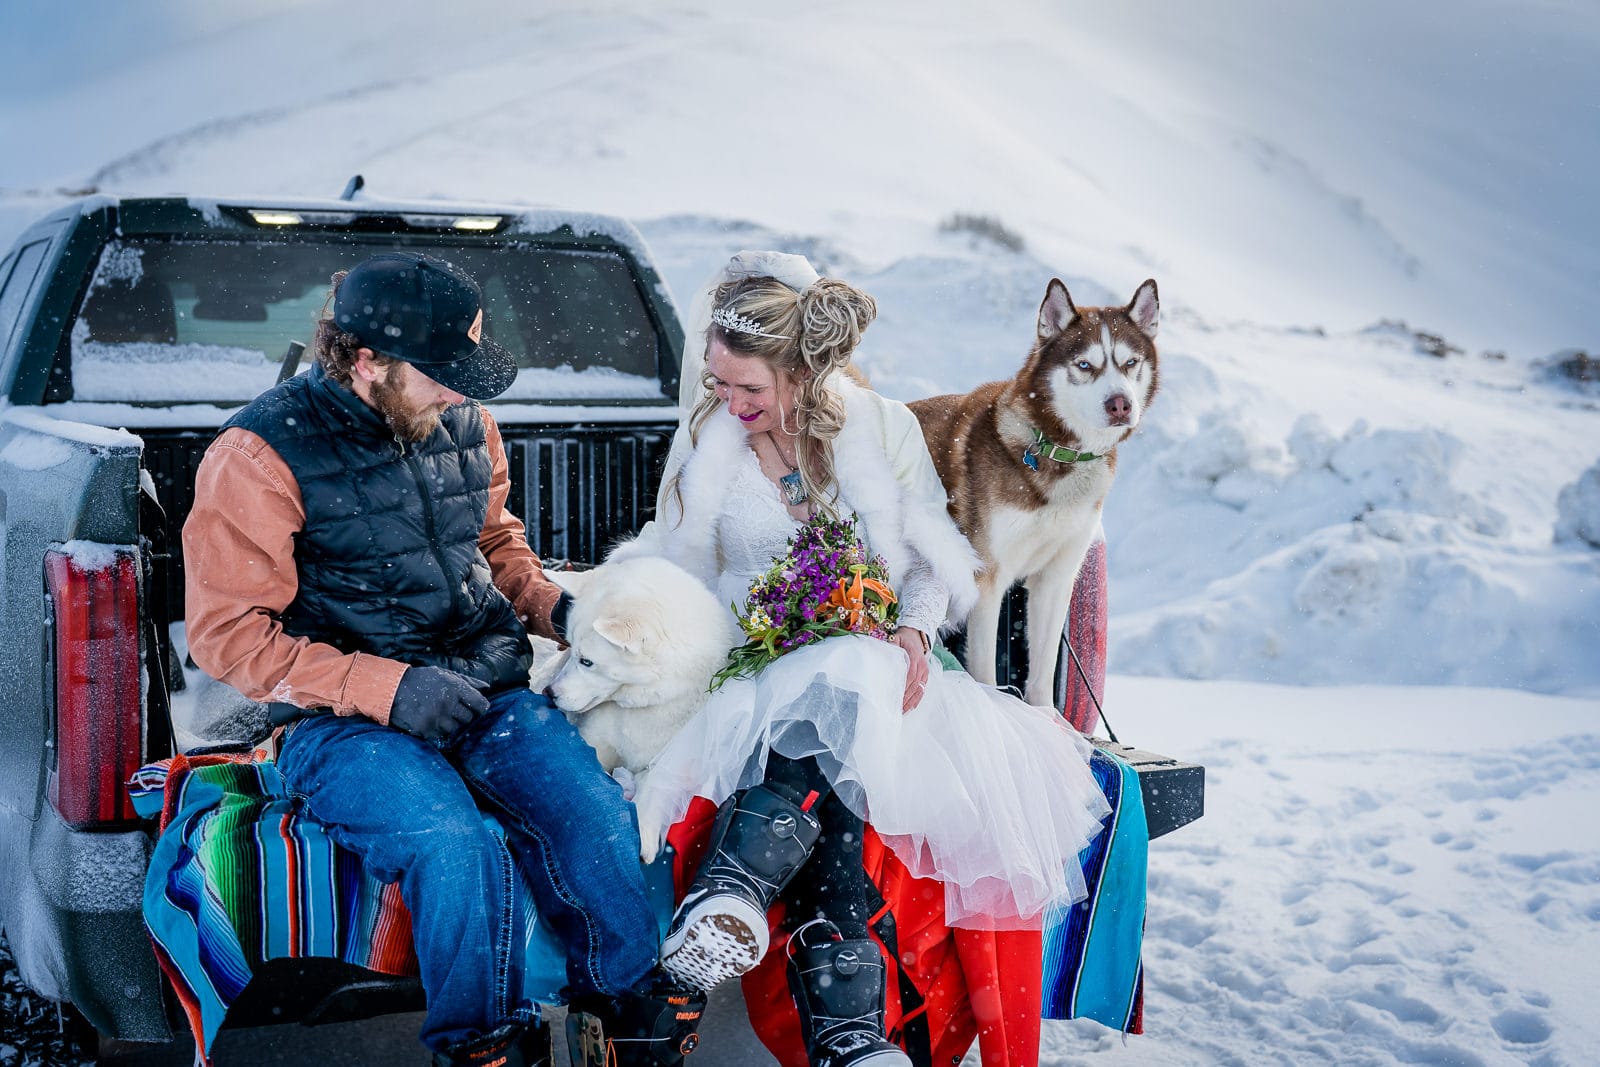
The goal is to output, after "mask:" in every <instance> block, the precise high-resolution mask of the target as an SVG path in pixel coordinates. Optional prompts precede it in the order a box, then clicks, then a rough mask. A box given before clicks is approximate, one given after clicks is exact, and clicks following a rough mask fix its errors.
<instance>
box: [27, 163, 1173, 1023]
mask: <svg viewBox="0 0 1600 1067" xmlns="http://www.w3.org/2000/svg"><path fill="white" fill-rule="evenodd" d="M357 187H358V183H352V188H351V189H350V190H347V193H346V196H345V197H344V198H342V199H339V200H332V201H304V202H284V201H270V202H268V201H245V200H233V201H229V200H216V201H201V200H196V199H184V198H137V199H135V198H120V199H119V198H114V197H109V196H90V197H87V198H85V199H81V200H78V201H76V202H74V203H72V204H69V205H67V206H65V207H62V208H60V209H58V210H56V211H54V212H52V213H51V214H49V215H47V216H46V217H44V218H42V219H40V220H39V221H38V222H36V223H35V224H34V225H32V226H31V227H30V228H29V229H28V230H26V231H25V232H24V233H23V235H22V236H21V238H20V239H19V240H18V241H17V242H16V243H15V244H14V246H13V247H12V248H11V249H10V250H9V251H8V252H7V253H6V254H5V256H4V258H3V259H0V388H3V390H4V393H3V399H0V404H3V407H0V550H3V553H4V570H3V572H0V573H3V576H4V578H3V580H4V594H3V598H0V693H3V697H0V928H3V931H4V934H5V937H6V939H7V940H8V941H9V944H10V947H11V950H12V952H13V954H14V956H15V961H16V966H17V969H18V971H19V973H20V976H21V978H22V980H23V981H24V982H25V983H26V984H27V985H28V986H29V987H31V988H32V989H33V990H35V991H36V992H38V993H39V994H41V995H43V996H45V997H48V998H50V999H52V1000H55V1001H58V1002H60V1003H62V1004H63V1006H64V1008H65V1009H66V1010H68V1011H69V1012H70V1014H71V1016H72V1018H73V1019H74V1020H76V1021H77V1023H78V1025H79V1027H80V1030H81V1032H82V1033H83V1034H84V1035H85V1036H86V1037H87V1038H88V1040H89V1042H90V1044H92V1045H99V1046H102V1047H109V1045H110V1044H112V1043H115V1042H122V1041H135V1042H164V1041H168V1040H170V1039H171V1037H172V1033H173V1029H174V1028H175V1027H183V1026H186V1025H187V1022H186V1020H185V1017H184V1015H183V1013H182V1012H181V1011H179V1010H178V1007H177V1002H176V998H175V996H174V995H173V991H172V988H171V986H170V984H169V983H168V982H167V980H166V979H165V978H164V977H163V975H162V972H161V970H160V969H159V968H158V965H157V961H156V957H155V955H154V953H153V951H152V946H151V943H150V938H149V936H148V934H147V932H146V928H145V922H144V916H143V912H142V899H143V894H144V883H145V875H146V870H147V868H148V866H149V862H150V856H151V852H152V848H153V846H154V843H155V824H154V822H153V821H152V820H147V819H142V818H141V817H140V816H139V814H138V813H137V812H136V811H135V809H134V807H133V806H132V803H131V801H130V798H129V792H128V789H127V785H126V783H127V782H128V780H129V779H130V777H131V776H133V775H134V773H135V772H136V771H137V770H138V769H139V768H140V767H142V766H144V765H146V764H149V763H151V762H153V761H158V760H162V759H164V758H167V757H170V756H173V755H175V754H177V753H179V752H186V753H195V752H197V751H200V750H203V749H208V748H209V749H213V750H215V749H220V748H227V747H229V746H230V743H231V744H232V747H236V748H241V749H247V748H248V747H249V743H248V741H247V740H244V739H237V738H235V739H230V738H227V737H221V738H219V737H218V726H217V724H218V723H223V724H226V723H227V722H228V721H229V710H228V707H227V706H226V705H228V704H229V703H230V702H231V703H233V704H237V703H238V702H239V701H240V700H241V699H242V698H240V697H238V696H237V694H233V693H232V692H231V690H227V689H226V687H224V686H220V685H217V684H215V683H210V680H209V679H206V678H205V677H204V676H203V675H201V674H200V673H199V672H198V671H197V670H195V669H194V668H193V666H192V665H190V664H188V663H186V652H185V647H184V639H183V618H182V616H183V603H184V596H183V589H184V570H183V559H182V552H181V542H180V537H179V533H180V531H181V529H182V525H183V521H184V519H185V518H186V517H187V515H188V511H189V507H190V504H191V503H192V500H193V491H194V474H195V470H196V467H197V466H198V464H199V462H200V458H201V456H202V454H203V453H204V451H205V449H206V446H207V445H208V444H209V443H210V441H211V439H212V437H213V436H214V435H215V433H216V432H217V429H218V427H220V426H221V425H222V423H223V422H225V421H226V420H227V419H228V417H229V416H230V415H231V414H232V413H233V412H234V411H236V410H237V409H238V408H239V407H240V406H241V405H243V404H244V403H245V402H247V401H249V400H250V399H252V398H253V397H254V396H255V395H257V394H258V393H260V392H261V391H263V390H265V389H267V388H269V387H270V386H272V385H273V384H274V383H275V382H276V381H278V380H280V379H281V378H283V377H287V376H288V375H290V374H293V373H296V372H297V371H298V370H303V369H304V367H303V366H302V365H301V358H300V357H301V353H302V351H303V344H302V343H301V341H302V339H305V338H307V337H308V336H309V333H310V329H311V325H312V323H313V321H314V319H315V317H316V315H317V313H318V312H319V311H320V309H321V308H322V306H323V302H324V300H325V298H326V294H327V291H328V286H329V282H330V275H331V274H332V273H333V272H335V271H337V270H342V269H345V268H348V267H349V266H352V265H354V264H355V263H357V262H359V261H360V260H362V259H365V258H367V257H368V256H370V255H372V254H374V253H377V252H381V251H388V250H395V249H410V250H421V251H427V252H429V253H432V254H435V255H440V256H443V257H444V258H447V259H450V260H452V261H454V262H455V263H457V264H458V265H460V266H461V267H462V268H463V269H465V270H466V271H467V272H468V273H470V274H472V275H473V276H474V277H476V278H477V279H478V280H479V282H480V284H481V286H482V289H483V293H484V301H485V315H486V318H487V319H488V320H489V322H491V323H492V324H493V325H492V327H491V329H492V333H493V336H494V337H495V338H496V340H497V341H498V342H499V343H500V344H501V345H502V346H504V347H506V348H509V349H510V350H511V351H512V353H513V354H514V355H515V356H516V359H517V363H518V367H519V372H518V377H517V381H516V384H514V385H513V386H512V387H511V389H510V390H509V391H508V392H507V393H506V394H504V395H503V396H501V397H499V398H498V399H497V400H496V401H494V402H493V403H492V404H491V405H490V409H491V411H492V412H493V414H494V415H495V417H496V420H497V421H498V423H499V425H500V427H501V431H502V434H503V437H504V440H505V444H506V450H507V455H508V459H509V462H510V466H511V482H512V495H511V499H510V501H509V504H508V506H509V507H511V508H512V509H513V510H514V512H515V513H516V514H518V515H519V516H520V517H521V518H522V520H523V521H524V522H525V523H526V525H527V530H528V539H529V541H530V543H531V544H532V545H533V547H534V549H535V551H537V552H538V553H539V554H540V555H541V556H542V557H544V558H545V559H546V560H547V561H548V560H554V559H563V560H573V561H595V560H597V559H599V558H600V556H601V555H603V553H604V551H605V549H606V547H607V545H608V544H609V543H611V542H612V541H613V540H615V539H617V538H619V537H622V536H624V535H626V534H629V533H631V532H633V531H634V530H636V529H637V528H638V527H639V525H641V524H642V523H643V522H644V521H645V519H646V518H648V512H649V510H650V508H651V505H652V503H653V501H654V499H655V494H656V486H657V482H658V479H659V477H660V468H661V463H662V461H663V460H664V458H665V456H666V451H667V448H668V445H669V443H670V441H671V437H672V433H673V431H674V429H675V428H676V425H677V408H676V402H675V398H676V397H677V395H678V367H679V354H680V352H681V350H682V344H683V335H682V329H681V327H680V326H679V322H678V318H677V314H676V311H675V309H674V307H673V303H672V300H671V297H670V296H669V294H668V292H667V289H666V286H665V284H664V283H663V281H662V279H661V278H660V276H659V275H658V273H657V271H656V268H655V266H654V265H653V263H652V261H651V259H650V256H649V253H648V251H647V250H646V249H645V246H644V243H643V242H642V241H641V240H640V239H639V236H638V234H637V232H636V231H635V230H634V229H633V227H632V226H631V225H629V224H628V223H626V222H623V221H621V220H618V219H614V218H609V217H604V216H596V215H589V214H583V213H577V212H565V211H555V210H532V211H530V210H527V209H525V208H505V207H492V206H482V205H454V204H449V205H446V204H440V203H388V202H380V201H375V200H371V199H359V200H358V199H354V198H353V197H352V194H353V193H354V191H355V188H357ZM1009 610H1010V612H1011V614H1012V615H1013V616H1014V617H1015V618H1016V620H1017V621H1019V622H1020V619H1021V617H1022V613H1023V612H1024V611H1025V605H1023V604H1022V603H1021V602H1020V596H1018V597H1017V599H1016V600H1015V601H1014V602H1013V604H1012V605H1011V606H1010V609H1009ZM1019 630H1020V627H1019V626H1011V625H1006V626H1003V627H1002V629H1001V633H1002V634H1012V635H1015V638H1014V639H1013V640H1012V641H1010V642H1009V643H1007V642H1002V647H1001V648H1000V649H999V650H997V655H998V656H999V659H1000V667H1001V670H1000V677H1002V678H1011V679H1012V680H1017V679H1018V677H1019V675H1021V674H1022V672H1024V671H1025V670H1026V664H1025V662H1024V660H1025V652H1024V651H1023V650H1024V648H1025V645H1024V643H1023V641H1022V640H1021V637H1020V632H1019ZM1067 638H1070V639H1071V648H1070V649H1069V648H1068V647H1067V646H1066V644H1065V640H1066V639H1067ZM1104 654H1105V571H1104V546H1103V545H1097V546H1096V548H1095V549H1094V550H1093V551H1092V553H1091V556H1090V559H1089V561H1088V563H1087V564H1086V565H1085V568H1084V573H1083V575H1082V576H1081V577H1080V581H1079V585H1078V590H1077V593H1076V594H1075V598H1074V607H1073V615H1072V618H1071V619H1070V620H1069V623H1068V629H1067V633H1066V634H1065V635H1064V645H1063V652H1062V656H1061V664H1060V666H1059V667H1058V669H1057V679H1056V693H1057V701H1058V705H1059V706H1061V707H1062V708H1063V710H1064V713H1065V714H1066V715H1067V716H1068V717H1069V718H1070V719H1071V720H1072V721H1073V723H1074V724H1075V725H1077V726H1078V727H1079V728H1080V729H1085V730H1088V729H1092V728H1093V727H1094V725H1095V723H1096V722H1097V721H1098V693H1099V692H1100V691H1101V686H1102V683H1103V679H1104ZM222 732H223V733H224V734H225V733H226V729H225V728H224V729H223V730H222ZM1118 751H1119V752H1120V754H1121V755H1122V756H1123V757H1124V758H1126V759H1128V760H1129V761H1130V762H1131V763H1132V764H1133V765H1134V767H1135V769H1136V770H1137V771H1138V772H1139V780H1140V784H1141V787H1142V788H1141V790H1140V791H1141V793H1142V794H1143V799H1144V803H1145V812H1146V817H1147V821H1148V824H1149V830H1150V836H1151V837H1157V836H1160V835H1161V834H1163V833H1166V832H1168V831H1170V830H1172V829H1175V828H1177V827H1178V826H1181V825H1183V824H1184V823H1187V822H1189V821H1191V820H1193V819H1195V818H1198V817H1199V815H1200V813H1201V810H1202V792H1203V774H1202V771H1201V769H1200V768H1198V767H1194V766H1192V765H1188V764H1181V763H1178V762H1177V761H1174V760H1169V759H1165V758H1164V757H1158V756H1153V755H1150V754H1148V753H1142V752H1138V751H1135V750H1132V749H1128V748H1125V747H1119V748H1118ZM420 1006H421V991H420V985H419V984H418V983H417V981H416V980H415V979H413V978H405V977H396V976H391V975H382V974H378V973H376V972H373V971H368V970H364V969H361V968H358V967H354V966H351V965H349V964H345V963H341V962H340V961H338V960H334V959H317V958H309V959H308V958H301V959H276V960H271V961H269V962H268V964H267V965H266V966H264V967H262V968H261V969H260V970H258V971H257V972H256V975H255V978H254V980H252V981H251V982H250V985H249V987H247V988H246V990H245V992H244V994H243V995H242V996H241V997H240V998H239V999H238V1000H237V1001H236V1002H235V1003H234V1004H233V1006H232V1008H231V1010H230V1011H229V1012H228V1023H229V1025H260V1024H262V1023H264V1022H287V1021H295V1020H299V1021H304V1022H333V1021H339V1020H342V1019H350V1018H359V1017H364V1016H370V1015H373V1014H378V1013H383V1012H389V1011H407V1010H416V1009H418V1008H419V1007H420Z"/></svg>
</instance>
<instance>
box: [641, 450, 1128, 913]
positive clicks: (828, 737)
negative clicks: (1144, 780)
mask: <svg viewBox="0 0 1600 1067" xmlns="http://www.w3.org/2000/svg"><path fill="white" fill-rule="evenodd" d="M798 525H799V524H798V523H797V522H796V520H795V519H794V518H793V517H792V516H791V515H790V514H789V512H788V511H787V509H785V507H784V506H783V503H782V502H781V500H780V498H779V495H778V488H777V486H775V485H773V484H772V482H771V481H769V480H768V479H767V477H766V476H765V475H764V474H763V473H762V472H761V469H760V466H759V465H758V463H757V461H756V458H755V455H754V454H753V453H748V460H747V461H744V462H741V464H740V467H739V471H738V474H737V476H736V478H735V479H734V483H733V484H732V485H731V486H729V487H728V496H727V500H726V504H725V506H724V507H723V510H722V514H721V516H720V518H719V521H718V524H717V541H718V554H719V556H720V558H721V560H722V564H723V568H722V572H721V574H720V575H718V577H717V579H716V586H715V591H716V592H717V593H718V595H719V597H720V598H721V600H722V601H723V602H724V603H732V604H743V603H744V600H745V595H746V593H747V591H748V589H749V586H750V582H751V581H752V580H753V579H754V578H755V577H756V576H757V575H758V574H761V573H762V572H764V571H766V570H767V568H768V567H770V566H771V564H772V561H773V560H774V559H775V558H776V557H778V556H781V555H783V554H784V553H785V551H786V550H787V546H788V541H789V538H790V537H792V536H793V535H794V532H795V530H796V528H797V527H798ZM890 579H891V583H892V584H894V586H895V588H896V590H897V592H898V593H899V594H900V597H901V602H902V622H903V623H904V624H907V625H915V626H917V628H918V629H923V631H924V632H926V633H931V632H933V630H935V629H937V626H938V622H939V620H940V619H942V617H943V613H944V607H945V599H946V598H945V593H944V590H943V587H941V586H940V585H939V584H938V583H937V581H936V580H934V579H933V578H932V575H931V572H930V571H929V570H928V569H927V568H926V567H924V566H920V565H917V566H913V567H912V568H910V573H908V574H906V575H902V576H896V575H891V576H890ZM928 665H929V672H928V684H927V690H926V692H925V694H924V696H923V698H922V701H921V703H920V704H918V705H917V706H916V707H915V708H913V709H912V710H911V711H910V712H908V713H902V712H901V704H902V702H903V696H904V693H905V685H906V669H907V663H906V658H905V653H904V652H902V651H901V649H900V647H899V646H898V645H894V644H890V643H888V642H886V641H880V640H877V639H874V638H870V637H861V636H848V637H835V638H829V639H827V640H825V641H822V642H820V643H818V644H815V645H809V646H806V647H804V648H801V649H799V650H797V651H794V652H791V653H789V654H788V655H786V656H784V657H782V658H781V659H779V660H778V661H777V662H775V663H773V664H771V665H770V666H768V667H767V668H766V669H765V670H764V671H762V672H761V673H760V675H758V676H757V677H755V678H751V679H734V680H732V681H730V682H728V683H726V684H724V685H723V686H722V687H721V688H720V689H718V690H716V691H715V692H714V693H713V694H712V695H711V697H710V699H709V701H708V702H707V703H706V705H705V707H704V708H703V709H702V710H701V711H700V712H699V713H698V714H697V715H696V716H695V718H693V719H691V720H690V722H689V723H688V724H687V725H686V726H685V727H684V728H683V729H682V730H681V731H680V732H679V733H678V734H677V736H676V737H674V738H673V740H672V741H671V743H670V744H669V745H668V746H667V747H666V748H665V749H664V750H663V751H662V753H661V754H660V756H659V757H658V758H657V759H656V761H655V762H654V763H653V764H652V766H651V768H650V769H649V773H648V775H647V776H646V778H645V780H644V782H643V784H642V785H641V790H640V794H639V797H638V802H639V818H640V830H641V832H642V833H643V834H644V835H645V838H646V840H649V839H650V835H652V834H654V835H656V840H660V839H661V838H662V837H664V836H665V834H666V830H667V828H668V827H669V826H670V825H671V824H672V823H673V822H675V821H677V820H678V819H679V818H681V817H682V816H683V814H684V812H685V811H686V810H687V808H688V805H689V802H690V800H691V799H692V798H694V797H696V796H701V797H706V798H708V799H709V800H711V801H713V802H715V803H718V804H720V803H721V802H722V801H723V800H725V799H726V798H727V797H728V796H729V795H731V794H732V793H733V792H734V791H735V790H737V789H743V788H747V787H749V786H753V785H757V784H759V783H760V782H761V780H762V776H763V774H764V771H765V768H766V758H767V753H768V751H777V752H779V753H782V754H783V755H785V756H789V757H791V758H794V759H800V758H803V757H806V756H816V757H817V759H818V761H819V763H820V764H821V766H822V768H823V770H824V771H825V772H826V773H827V774H828V777H829V779H830V781H832V782H833V783H834V786H835V789H836V790H837V792H838V794H839V796H840V798H841V799H842V800H843V801H844V802H845V803H846V804H847V805H848V806H849V807H850V808H851V809H852V810H853V811H855V812H856V813H857V814H859V815H861V816H862V817H863V818H865V819H867V820H868V821H869V822H871V824H872V826H873V828H874V829H875V830H876V831H877V833H878V835H879V836H880V837H881V838H882V839H883V841H884V843H885V844H886V845H888V846H889V847H890V848H891V849H893V850H894V852H895V854H896V856H898V857H899V859H900V860H901V861H902V862H903V863H904V864H905V865H906V867H907V868H908V869H909V870H910V872H911V873H912V874H913V875H915V876H918V877H932V878H937V879H939V880H940V881H942V882H943V883H944V885H945V918H946V922H947V923H948V924H949V925H952V926H961V927H967V928H979V929H1026V928H1037V927H1039V926H1040V925H1041V923H1042V919H1043V915H1044V912H1045V911H1046V909H1048V908H1049V907H1051V906H1052V905H1055V904H1065V903H1071V902H1072V901H1075V900H1078V899H1081V898H1082V897H1083V896H1084V895H1085V890H1084V882H1083V875H1082V871H1081V869H1080V867H1079V864H1078V859H1077V856H1078V853H1079V851H1080V850H1081V849H1082V848H1083V847H1084V846H1085V845H1087V844H1088V843H1089V842H1090V841H1092V840H1093V839H1094V837H1095V835H1097V834H1098V833H1099V832H1100V829H1101V822H1102V820H1103V819H1104V817H1105V816H1106V815H1107V814H1108V813H1109V810H1110V809H1109V808H1108V807H1107V805H1106V803H1105V799H1104V797H1103V796H1102V795H1101V792H1100V790H1099V788H1098V786H1096V784H1095V781H1094V778H1093V775H1092V774H1091V773H1090V771H1089V767H1088V759H1089V754H1090V747H1091V746H1090V745H1089V742H1088V741H1086V740H1085V739H1084V738H1083V737H1082V736H1081V735H1080V734H1078V733H1077V732H1076V731H1075V730H1073V729H1072V728H1071V727H1070V726H1069V725H1067V723H1066V722H1065V721H1064V720H1063V719H1062V718H1061V716H1060V715H1059V714H1057V713H1055V712H1053V711H1052V710H1050V709H1048V708H1038V707H1033V706H1030V705H1028V704H1025V703H1023V702H1022V701H1021V700H1018V699H1017V698H1016V697H1013V696H1011V695H1010V694H1009V693H1006V692H1002V691H1000V690H997V689H994V688H990V687H987V686H983V685H980V684H979V683H977V682H976V681H974V680H973V679H972V678H971V676H969V675H968V674H966V673H965V672H963V671H947V670H944V669H943V668H942V666H941V664H940V663H939V661H938V660H937V658H934V657H929V661H928Z"/></svg>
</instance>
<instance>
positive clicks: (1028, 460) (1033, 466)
mask: <svg viewBox="0 0 1600 1067" xmlns="http://www.w3.org/2000/svg"><path fill="white" fill-rule="evenodd" d="M1022 465H1023V466H1025V467H1027V468H1028V469H1029V470H1031V471H1036V470H1038V469H1039V457H1037V456H1035V455H1034V454H1033V449H1031V448H1024V449H1023V450H1022Z"/></svg>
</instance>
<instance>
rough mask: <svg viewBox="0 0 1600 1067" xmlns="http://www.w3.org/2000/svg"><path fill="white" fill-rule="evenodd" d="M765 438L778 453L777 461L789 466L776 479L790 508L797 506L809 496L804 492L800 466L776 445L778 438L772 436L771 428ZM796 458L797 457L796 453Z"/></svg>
mask: <svg viewBox="0 0 1600 1067" xmlns="http://www.w3.org/2000/svg"><path fill="white" fill-rule="evenodd" d="M767 440H768V441H771V442H772V450H773V451H774V452H776V453H777V454H778V461H779V462H780V463H782V464H783V465H784V466H785V467H788V468H789V473H788V474H785V475H784V476H783V477H782V478H779V479H778V485H779V487H781V488H782V489H783V499H784V501H785V502H786V503H788V505H789V506H790V507H791V508H797V507H799V506H800V505H801V504H804V503H805V502H806V501H807V500H808V499H809V498H810V497H809V494H807V493H806V483H805V479H803V478H801V477H800V468H799V467H797V466H795V465H794V464H793V463H790V462H789V460H788V457H786V456H785V455H784V454H783V449H781V448H779V447H778V439H777V438H776V437H773V436H772V431H771V430H768V431H767ZM796 447H797V448H798V447H799V446H796ZM796 458H799V457H798V454H796Z"/></svg>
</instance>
